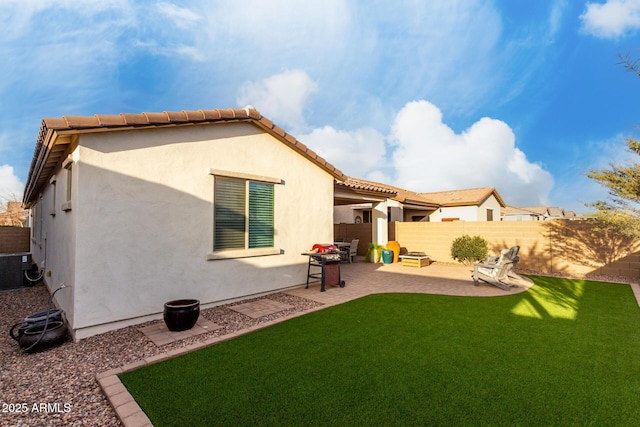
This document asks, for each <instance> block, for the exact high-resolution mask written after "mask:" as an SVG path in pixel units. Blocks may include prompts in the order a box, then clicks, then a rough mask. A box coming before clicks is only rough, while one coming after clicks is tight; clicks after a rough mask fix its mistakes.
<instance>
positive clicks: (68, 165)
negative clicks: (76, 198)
mask: <svg viewBox="0 0 640 427" xmlns="http://www.w3.org/2000/svg"><path fill="white" fill-rule="evenodd" d="M62 167H63V168H64V169H66V170H67V188H66V195H65V198H66V201H65V202H64V203H62V206H61V209H62V210H63V211H65V212H67V211H70V210H71V191H72V184H73V181H72V180H73V157H72V156H71V155H69V156H67V158H66V159H65V160H64V162H62Z"/></svg>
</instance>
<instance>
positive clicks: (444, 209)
mask: <svg viewBox="0 0 640 427" xmlns="http://www.w3.org/2000/svg"><path fill="white" fill-rule="evenodd" d="M422 195H423V196H425V197H428V198H429V199H430V200H433V201H434V202H436V203H438V204H439V205H440V208H439V209H438V210H437V211H436V212H434V213H433V214H431V215H430V217H429V220H430V221H435V222H438V221H442V222H447V221H500V210H501V209H502V208H504V207H505V206H506V204H505V202H504V200H502V197H501V196H500V194H499V193H498V191H497V190H496V189H495V188H493V187H482V188H469V189H465V190H454V191H441V192H437V193H422Z"/></svg>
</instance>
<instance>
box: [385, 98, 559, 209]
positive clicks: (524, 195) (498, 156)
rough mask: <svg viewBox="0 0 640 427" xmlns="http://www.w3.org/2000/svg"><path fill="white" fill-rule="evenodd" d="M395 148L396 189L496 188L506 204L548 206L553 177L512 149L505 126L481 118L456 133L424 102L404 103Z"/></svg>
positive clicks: (512, 138)
mask: <svg viewBox="0 0 640 427" xmlns="http://www.w3.org/2000/svg"><path fill="white" fill-rule="evenodd" d="M390 140H391V142H392V143H393V144H394V145H395V146H396V149H395V152H394V153H393V166H394V168H395V172H396V177H397V178H396V184H397V185H398V186H400V187H403V188H407V189H410V190H413V191H418V192H430V191H444V190H454V189H462V188H475V187H484V186H491V187H496V188H497V190H498V192H499V193H500V194H501V195H502V196H503V198H504V199H505V201H506V202H507V203H508V204H512V205H520V206H522V205H536V204H545V203H547V197H548V194H549V192H550V190H551V188H552V187H553V178H552V176H551V174H550V173H549V172H547V171H546V170H544V169H543V168H542V167H541V166H540V165H538V164H535V163H531V162H530V161H529V160H527V158H526V156H525V154H524V153H523V152H522V151H521V150H519V149H518V148H516V146H515V135H514V134H513V131H512V130H511V128H510V127H509V126H508V125H507V124H506V123H504V122H502V121H499V120H494V119H490V118H483V119H480V120H479V121H478V122H476V123H475V124H473V125H472V126H471V127H470V128H469V129H467V130H466V131H464V132H462V133H461V134H456V133H455V132H454V131H453V130H452V129H451V128H449V127H448V126H447V125H446V124H444V123H443V120H442V114H441V112H440V110H439V109H438V108H437V107H436V106H435V105H433V104H431V103H429V102H427V101H417V102H411V103H408V104H407V105H406V106H405V107H404V108H403V109H402V110H401V111H400V112H399V113H398V115H397V116H396V120H395V122H394V125H393V128H392V131H391V135H390Z"/></svg>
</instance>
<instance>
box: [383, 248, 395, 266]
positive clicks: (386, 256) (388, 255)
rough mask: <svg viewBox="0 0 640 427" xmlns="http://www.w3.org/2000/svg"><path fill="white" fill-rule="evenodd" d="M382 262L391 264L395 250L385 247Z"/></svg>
mask: <svg viewBox="0 0 640 427" xmlns="http://www.w3.org/2000/svg"><path fill="white" fill-rule="evenodd" d="M382 262H384V263H385V264H391V263H392V262H393V251H390V250H389V249H385V250H383V251H382Z"/></svg>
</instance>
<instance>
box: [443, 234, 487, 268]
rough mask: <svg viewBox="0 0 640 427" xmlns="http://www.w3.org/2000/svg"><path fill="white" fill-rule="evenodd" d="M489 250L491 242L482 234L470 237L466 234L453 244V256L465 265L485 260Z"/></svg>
mask: <svg viewBox="0 0 640 427" xmlns="http://www.w3.org/2000/svg"><path fill="white" fill-rule="evenodd" d="M488 252H489V244H488V243H487V241H486V240H484V239H483V238H482V237H480V236H473V237H470V236H469V235H467V234H465V235H464V236H462V237H458V238H457V239H455V240H454V241H453V243H452V244H451V257H452V258H453V259H455V260H457V261H458V262H460V263H462V264H465V265H469V264H471V263H472V262H474V261H482V260H484V259H485V258H486V257H487V253H488Z"/></svg>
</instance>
